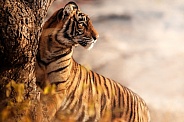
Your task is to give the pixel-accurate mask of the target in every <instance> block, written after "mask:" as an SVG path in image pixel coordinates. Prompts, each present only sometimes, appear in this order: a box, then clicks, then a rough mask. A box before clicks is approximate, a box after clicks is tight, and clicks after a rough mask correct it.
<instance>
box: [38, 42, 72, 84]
mask: <svg viewBox="0 0 184 122" xmlns="http://www.w3.org/2000/svg"><path fill="white" fill-rule="evenodd" d="M55 43H56V42H52V41H51V40H45V41H44V40H40V45H39V51H38V56H37V69H36V70H37V71H36V72H37V73H36V74H37V81H40V82H46V81H48V82H49V83H57V84H58V83H64V82H66V81H68V79H69V77H70V74H71V72H72V71H71V69H72V66H73V62H75V61H74V60H73V58H72V54H73V49H72V47H69V48H64V47H60V46H58V44H55ZM51 47H52V48H51Z"/></svg>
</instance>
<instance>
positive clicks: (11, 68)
mask: <svg viewBox="0 0 184 122" xmlns="http://www.w3.org/2000/svg"><path fill="white" fill-rule="evenodd" d="M53 1H54V0H0V106H1V107H0V121H5V120H7V121H8V120H9V121H11V122H12V120H11V119H14V121H25V119H28V118H25V117H24V116H27V115H29V119H30V120H32V121H34V120H33V119H34V118H35V116H36V115H34V116H33V115H32V114H31V113H34V111H35V110H36V108H35V105H36V102H37V99H38V97H39V92H38V90H37V87H36V78H35V56H36V53H37V46H38V39H39V36H40V34H41V30H42V29H41V26H42V24H43V21H44V17H45V16H46V13H47V10H48V7H49V6H50V5H51V3H52V2H53ZM37 107H38V106H37ZM25 108H29V112H27V110H28V109H25ZM25 110H26V111H25ZM30 116H31V117H30ZM10 118H11V119H10Z"/></svg>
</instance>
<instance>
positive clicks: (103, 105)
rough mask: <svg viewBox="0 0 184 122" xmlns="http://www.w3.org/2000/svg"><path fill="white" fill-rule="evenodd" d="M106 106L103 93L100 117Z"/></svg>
mask: <svg viewBox="0 0 184 122" xmlns="http://www.w3.org/2000/svg"><path fill="white" fill-rule="evenodd" d="M105 106H106V96H105V94H104V93H102V95H101V108H100V115H101V116H102V112H103V110H104V109H105Z"/></svg>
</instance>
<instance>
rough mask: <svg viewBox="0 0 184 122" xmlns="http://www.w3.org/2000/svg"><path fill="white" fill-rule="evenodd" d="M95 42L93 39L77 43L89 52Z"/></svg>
mask: <svg viewBox="0 0 184 122" xmlns="http://www.w3.org/2000/svg"><path fill="white" fill-rule="evenodd" d="M96 42H97V40H94V39H91V40H80V41H78V43H79V44H80V45H81V46H82V47H84V48H86V49H88V50H90V49H91V48H92V47H93V45H94V44H95V43H96Z"/></svg>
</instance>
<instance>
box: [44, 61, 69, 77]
mask: <svg viewBox="0 0 184 122" xmlns="http://www.w3.org/2000/svg"><path fill="white" fill-rule="evenodd" d="M70 64H71V62H70ZM70 64H68V65H67V66H64V67H61V68H59V69H56V70H53V71H51V72H49V73H47V74H48V75H50V74H51V73H53V72H59V71H62V70H64V69H66V68H67V67H68V66H70Z"/></svg>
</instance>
